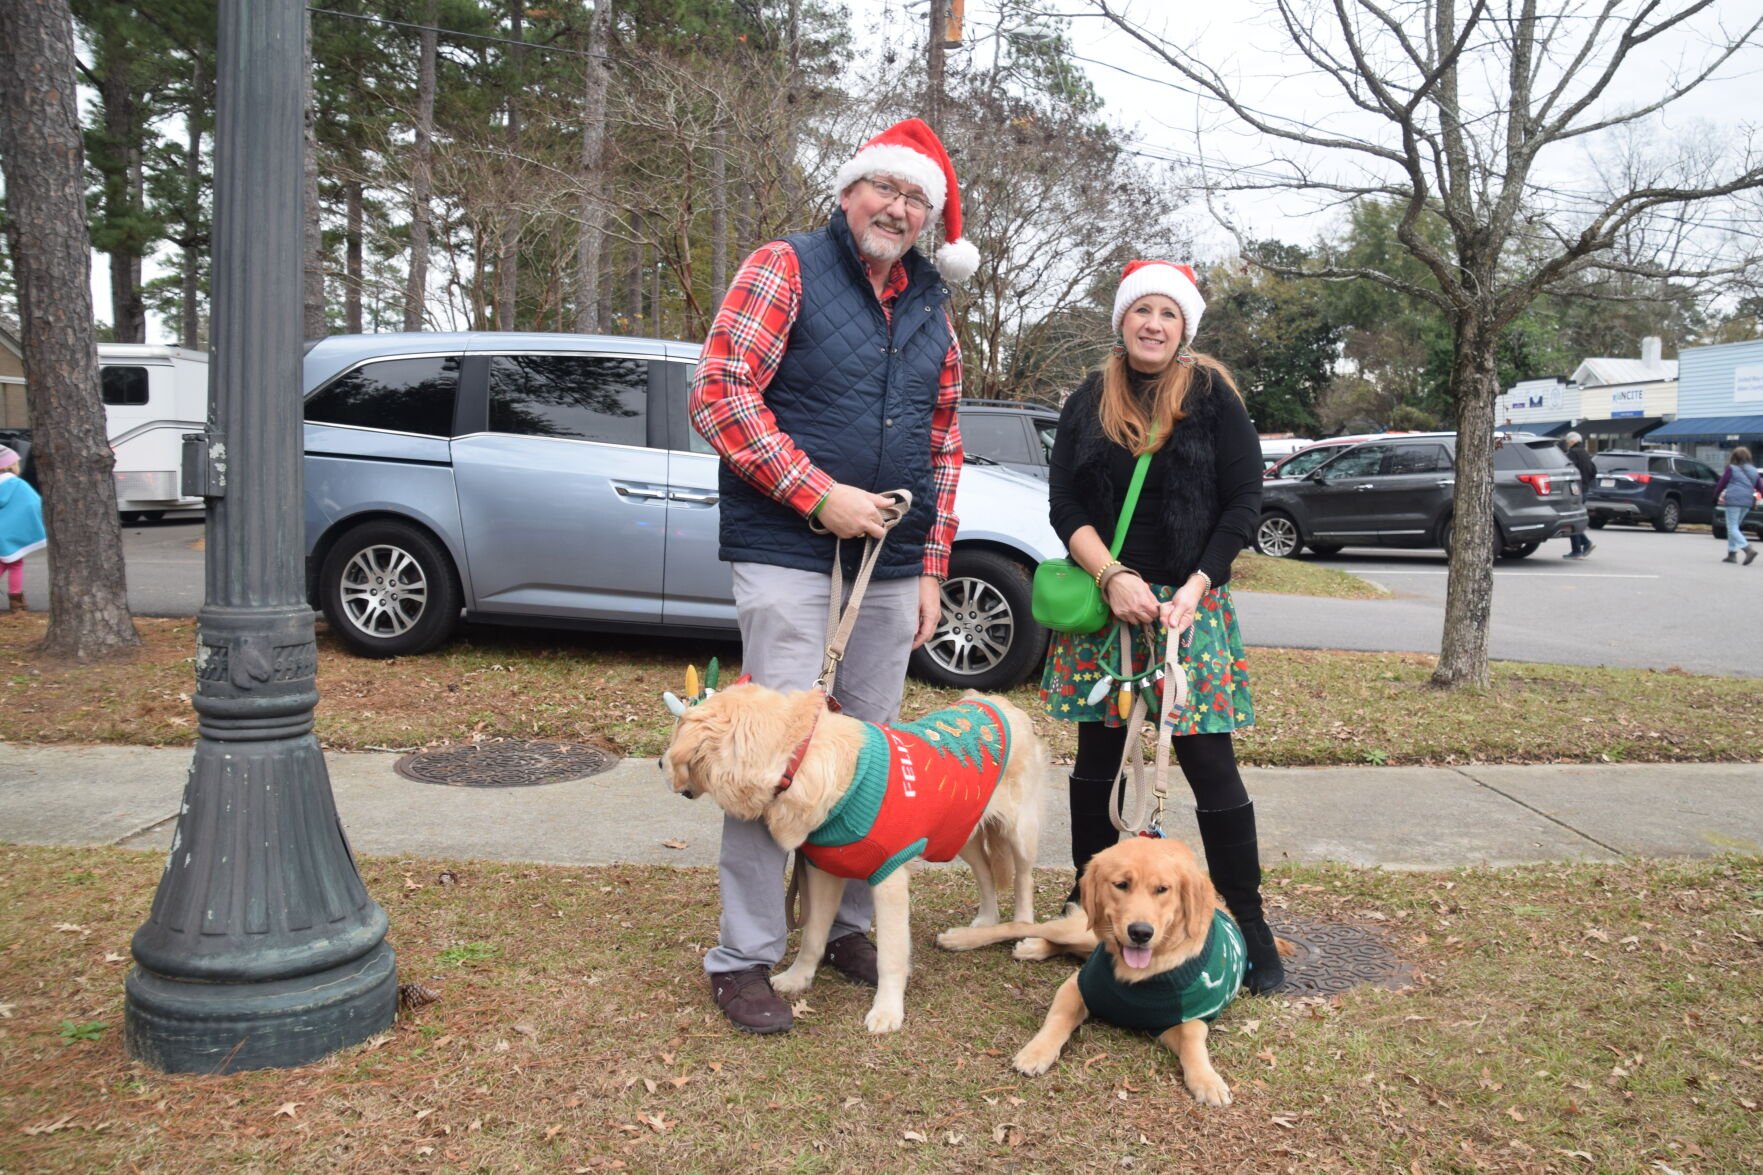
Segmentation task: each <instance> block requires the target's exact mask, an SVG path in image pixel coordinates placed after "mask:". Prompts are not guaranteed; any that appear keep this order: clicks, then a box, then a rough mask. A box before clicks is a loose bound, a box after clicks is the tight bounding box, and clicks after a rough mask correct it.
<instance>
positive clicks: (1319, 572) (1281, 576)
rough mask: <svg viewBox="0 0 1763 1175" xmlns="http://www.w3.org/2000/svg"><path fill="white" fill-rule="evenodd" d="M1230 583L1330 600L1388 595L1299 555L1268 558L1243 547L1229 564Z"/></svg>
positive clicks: (1235, 587) (1247, 589)
mask: <svg viewBox="0 0 1763 1175" xmlns="http://www.w3.org/2000/svg"><path fill="white" fill-rule="evenodd" d="M1230 586H1231V588H1232V590H1233V591H1239V592H1275V593H1278V594H1279V595H1285V596H1327V597H1328V598H1330V599H1334V600H1383V599H1388V598H1389V595H1390V592H1389V590H1388V589H1387V588H1382V587H1379V586H1378V585H1377V584H1374V583H1370V582H1368V581H1366V580H1363V579H1360V578H1359V577H1358V576H1357V575H1352V574H1349V573H1348V572H1345V571H1340V570H1338V569H1336V568H1333V567H1323V566H1321V565H1320V564H1316V563H1308V562H1305V561H1303V560H1300V559H1270V558H1268V557H1267V556H1266V555H1257V554H1256V553H1255V552H1253V551H1244V552H1243V553H1242V554H1241V555H1238V556H1237V559H1236V562H1235V563H1232V564H1231V567H1230Z"/></svg>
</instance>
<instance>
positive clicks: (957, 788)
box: [661, 684, 1047, 1033]
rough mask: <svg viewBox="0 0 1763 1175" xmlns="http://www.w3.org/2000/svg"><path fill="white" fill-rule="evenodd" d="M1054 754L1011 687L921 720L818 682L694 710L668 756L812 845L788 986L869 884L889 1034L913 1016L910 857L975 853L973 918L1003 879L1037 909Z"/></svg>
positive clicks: (689, 780) (987, 907)
mask: <svg viewBox="0 0 1763 1175" xmlns="http://www.w3.org/2000/svg"><path fill="white" fill-rule="evenodd" d="M1046 763H1047V753H1046V749H1045V747H1044V746H1043V745H1042V743H1041V741H1040V739H1039V738H1038V737H1037V736H1036V735H1035V732H1034V726H1033V724H1032V723H1031V722H1030V721H1029V718H1028V715H1026V714H1024V713H1023V712H1022V711H1021V710H1019V709H1017V708H1016V707H1015V706H1013V705H1011V704H1010V703H1009V702H1006V701H1004V700H1003V699H1001V698H993V697H980V696H978V695H974V694H969V695H967V696H966V697H965V698H964V699H963V700H962V702H961V703H960V704H959V705H958V706H956V707H952V708H950V709H948V710H941V711H938V712H936V713H935V714H932V715H929V716H927V717H926V718H923V719H920V720H919V721H917V722H914V723H899V724H893V725H890V726H886V727H881V726H875V725H873V724H871V723H867V722H861V721H858V720H857V719H855V718H851V717H848V716H846V715H843V714H836V713H831V712H829V711H828V710H827V709H826V705H825V699H824V698H823V696H822V695H821V694H820V693H819V692H818V691H812V690H805V691H802V692H800V693H789V694H785V693H778V692H776V691H774V690H769V689H765V688H764V687H762V686H758V685H752V684H737V685H734V686H731V687H729V688H728V689H726V690H720V691H717V692H716V693H714V694H712V695H711V696H710V697H708V698H706V699H705V700H704V701H703V702H702V703H700V704H698V705H694V706H690V707H688V708H686V709H685V710H684V712H683V713H682V714H681V716H680V720H679V724H678V726H677V727H676V728H675V730H674V734H673V739H672V741H671V742H670V743H669V744H668V747H667V750H666V752H664V753H663V755H662V757H661V768H662V771H663V773H664V774H665V775H666V776H667V780H668V782H669V784H670V785H671V786H672V788H673V790H674V791H676V792H678V793H680V794H682V795H684V796H686V797H688V798H692V797H696V796H699V795H707V796H709V797H710V798H711V799H713V800H715V801H716V803H717V804H718V805H719V806H720V807H721V808H722V809H723V811H725V812H727V813H729V814H730V815H731V816H734V817H736V818H738V819H741V820H764V821H765V825H766V827H767V829H769V830H770V832H771V835H772V838H773V839H774V840H776V841H777V843H778V844H779V845H781V846H783V847H784V848H785V849H791V850H793V849H797V848H802V849H804V852H805V854H806V856H807V861H806V862H805V864H806V865H807V869H806V878H805V883H804V885H803V902H804V907H805V910H804V915H803V925H802V942H801V946H800V949H799V950H798V951H797V952H796V958H795V961H794V962H793V963H792V964H791V965H790V967H789V968H788V970H786V971H784V972H783V973H782V974H780V975H778V976H777V978H776V979H774V980H773V981H772V987H773V988H774V989H776V990H777V991H778V992H780V993H782V994H785V995H796V994H799V993H801V992H804V991H807V990H808V987H809V985H810V984H812V983H813V982H814V972H815V969H816V968H817V967H818V966H819V965H820V960H821V957H822V955H823V954H824V953H825V951H826V939H827V932H828V931H829V929H830V928H831V926H832V922H833V917H834V915H835V914H836V913H837V911H838V905H839V895H840V893H841V892H842V891H843V888H844V885H845V881H846V880H847V879H848V878H856V879H862V880H866V881H868V882H869V884H870V885H871V886H873V888H874V891H875V927H876V956H877V958H876V970H877V978H878V983H877V987H876V993H875V1002H874V1004H873V1005H872V1006H871V1008H870V1010H869V1014H868V1016H867V1017H865V1019H864V1024H865V1025H866V1026H867V1027H868V1028H869V1030H870V1031H871V1032H878V1033H879V1032H893V1031H895V1030H897V1029H898V1028H899V1027H900V1026H901V1025H902V1024H903V1023H904V1022H905V1018H906V1010H905V991H906V976H907V974H908V972H909V970H910V964H911V935H910V925H909V923H910V912H909V911H910V907H909V898H908V893H907V880H906V879H907V872H906V870H905V869H904V868H901V866H902V865H904V864H905V863H906V862H907V861H908V860H910V859H911V858H912V857H914V856H920V855H922V856H924V857H925V858H926V859H927V860H933V861H946V860H950V859H951V858H953V857H954V856H956V855H957V854H959V856H960V857H961V859H962V860H964V861H966V862H967V863H968V864H969V865H970V866H972V868H973V873H974V877H975V879H976V880H977V881H978V882H979V891H980V907H979V914H978V916H977V917H976V918H975V919H974V924H975V925H982V924H989V923H994V922H996V921H997V920H998V892H997V891H998V882H999V880H1001V879H1006V878H1013V881H1014V891H1015V910H1014V915H1015V917H1016V918H1017V919H1018V920H1019V921H1032V919H1033V918H1034V868H1033V867H1034V860H1035V853H1036V850H1037V848H1038V847H1039V842H1040V819H1041V788H1042V784H1043V780H1044V777H1045V775H1046ZM970 770H971V772H972V773H971V774H970ZM988 787H989V794H988V793H987V790H986V789H987V788H988ZM1006 847H1007V850H1008V851H1007V852H1006V851H1005V850H1006ZM829 870H832V871H829ZM1009 883H1010V882H1008V881H1006V884H1009Z"/></svg>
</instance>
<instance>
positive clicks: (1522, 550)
mask: <svg viewBox="0 0 1763 1175" xmlns="http://www.w3.org/2000/svg"><path fill="white" fill-rule="evenodd" d="M1540 546H1542V544H1541V543H1514V544H1512V545H1511V546H1509V547H1507V548H1506V549H1505V550H1503V551H1501V552H1500V554H1501V555H1503V556H1505V557H1506V558H1508V559H1528V558H1530V557H1531V556H1532V555H1534V554H1536V553H1537V548H1538V547H1540Z"/></svg>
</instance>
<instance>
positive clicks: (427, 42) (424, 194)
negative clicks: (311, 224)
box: [404, 0, 439, 330]
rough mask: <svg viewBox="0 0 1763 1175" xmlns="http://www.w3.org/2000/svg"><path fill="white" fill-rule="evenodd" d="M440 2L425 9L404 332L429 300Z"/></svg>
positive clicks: (418, 324)
mask: <svg viewBox="0 0 1763 1175" xmlns="http://www.w3.org/2000/svg"><path fill="white" fill-rule="evenodd" d="M438 18H439V0H428V3H427V4H426V5H424V7H423V10H422V24H423V29H422V49H421V61H420V63H419V64H418V66H417V76H416V155H415V158H414V159H413V160H412V164H411V176H410V272H409V274H408V275H407V277H406V280H405V284H404V329H405V330H421V329H422V326H423V322H424V318H425V316H424V309H425V307H426V304H427V301H428V281H429V186H430V184H431V183H432V182H433V181H432V179H431V178H430V169H431V168H432V167H433V156H434V133H435V38H436V33H435V21H436V20H437V19H438Z"/></svg>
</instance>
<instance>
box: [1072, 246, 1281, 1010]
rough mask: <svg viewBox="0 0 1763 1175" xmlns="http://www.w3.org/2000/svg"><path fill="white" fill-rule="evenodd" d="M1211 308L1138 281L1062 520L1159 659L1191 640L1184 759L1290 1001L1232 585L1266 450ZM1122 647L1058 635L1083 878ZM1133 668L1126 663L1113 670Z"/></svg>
mask: <svg viewBox="0 0 1763 1175" xmlns="http://www.w3.org/2000/svg"><path fill="white" fill-rule="evenodd" d="M1205 310H1206V301H1205V299H1204V298H1202V297H1201V296H1200V290H1199V287H1198V286H1197V285H1196V284H1195V279H1194V271H1193V270H1192V269H1190V268H1188V267H1187V266H1185V265H1175V264H1172V263H1170V262H1167V261H1134V262H1132V263H1131V264H1129V265H1128V266H1127V267H1126V271H1125V272H1124V273H1123V274H1122V275H1121V281H1120V288H1119V290H1118V291H1117V292H1116V294H1115V296H1114V331H1115V341H1114V347H1113V351H1112V353H1111V354H1110V355H1109V356H1108V358H1107V360H1106V361H1105V362H1104V363H1103V364H1102V368H1101V370H1099V371H1096V372H1092V373H1091V374H1090V375H1089V376H1088V377H1087V378H1086V379H1085V380H1084V382H1083V383H1082V384H1081V385H1079V386H1078V388H1077V390H1076V391H1074V392H1072V394H1071V396H1070V398H1069V399H1067V400H1066V402H1065V407H1064V410H1063V411H1062V412H1061V413H1060V416H1059V432H1058V440H1057V442H1056V443H1055V445H1054V448H1053V455H1052V458H1051V461H1050V463H1049V481H1050V483H1051V485H1050V490H1051V495H1050V496H1051V514H1052V522H1053V527H1054V529H1055V530H1056V531H1058V533H1059V537H1060V538H1061V539H1062V540H1064V542H1065V545H1066V547H1067V548H1068V549H1069V550H1070V551H1071V557H1072V558H1073V559H1075V560H1076V561H1077V562H1078V563H1079V564H1081V565H1082V566H1083V567H1084V569H1085V570H1087V571H1088V572H1089V573H1090V574H1091V575H1093V576H1095V577H1096V580H1097V583H1098V584H1099V585H1100V586H1101V588H1102V594H1103V598H1104V599H1105V600H1106V601H1107V603H1108V607H1109V609H1110V610H1111V611H1112V612H1113V613H1114V615H1115V617H1116V618H1118V619H1120V620H1124V621H1128V622H1131V623H1134V624H1140V623H1147V624H1148V623H1154V624H1155V625H1156V626H1157V627H1156V631H1157V640H1158V646H1159V650H1161V647H1162V643H1163V642H1164V640H1165V639H1166V635H1167V633H1168V632H1170V631H1174V632H1176V633H1179V634H1182V638H1181V662H1182V666H1183V669H1184V670H1185V672H1186V673H1187V675H1188V681H1189V686H1190V689H1189V694H1188V706H1187V709H1186V710H1185V711H1183V712H1180V713H1179V714H1178V722H1179V725H1178V726H1177V728H1176V730H1175V735H1176V737H1175V740H1174V750H1175V754H1176V758H1177V760H1178V761H1179V762H1180V764H1181V769H1182V774H1183V775H1185V776H1186V777H1187V780H1188V784H1189V786H1190V787H1191V788H1192V789H1193V793H1194V806H1195V817H1196V819H1197V820H1198V822H1199V826H1200V838H1201V840H1202V841H1203V842H1204V844H1205V848H1206V863H1207V867H1208V870H1209V871H1210V873H1211V875H1212V881H1213V884H1214V885H1215V886H1216V887H1217V888H1218V892H1219V895H1220V896H1221V897H1222V898H1224V901H1225V904H1226V905H1227V906H1229V907H1230V912H1231V915H1232V916H1233V917H1234V918H1235V919H1236V921H1237V924H1238V925H1239V926H1240V927H1241V928H1242V931H1243V937H1244V939H1245V941H1246V942H1247V944H1248V951H1249V962H1250V971H1249V975H1248V977H1247V979H1246V980H1245V984H1246V986H1247V987H1248V988H1249V990H1250V991H1251V992H1257V993H1258V992H1265V991H1272V990H1274V989H1276V988H1278V987H1279V985H1280V984H1281V983H1282V982H1283V981H1284V978H1285V972H1284V968H1283V967H1282V966H1281V964H1280V961H1279V954H1278V952H1277V950H1276V949H1275V947H1274V940H1273V934H1272V932H1271V931H1270V930H1269V929H1268V927H1267V920H1266V918H1265V917H1264V916H1263V913H1262V908H1261V862H1260V854H1259V848H1258V845H1257V841H1256V833H1255V806H1254V804H1253V803H1251V802H1250V800H1249V794H1248V792H1247V791H1246V790H1245V789H1244V787H1243V779H1242V775H1241V773H1240V772H1239V771H1238V770H1237V762H1236V751H1235V748H1234V746H1233V745H1232V741H1231V732H1232V731H1234V730H1237V729H1239V728H1241V727H1244V726H1247V725H1249V724H1250V723H1251V722H1253V721H1254V720H1255V710H1254V704H1253V702H1252V701H1251V699H1250V696H1249V678H1248V673H1247V667H1246V665H1245V663H1244V660H1243V640H1242V634H1241V633H1239V632H1238V630H1237V622H1236V612H1235V609H1234V607H1233V606H1232V603H1231V598H1230V589H1229V587H1228V586H1227V585H1228V583H1229V581H1230V569H1231V562H1232V560H1234V559H1235V558H1236V556H1237V554H1238V553H1239V552H1241V551H1242V549H1243V547H1244V546H1245V545H1247V544H1248V542H1249V539H1250V537H1251V535H1252V534H1253V531H1254V526H1255V522H1256V520H1257V519H1258V518H1259V517H1260V513H1261V446H1260V439H1259V437H1258V436H1257V435H1256V432H1255V426H1254V423H1253V422H1252V421H1250V419H1249V413H1248V410H1247V409H1246V408H1245V407H1244V404H1243V397H1242V393H1241V392H1239V391H1238V390H1237V387H1236V384H1235V382H1234V381H1233V380H1232V379H1231V375H1230V372H1229V371H1228V370H1227V369H1226V368H1225V367H1224V365H1223V364H1222V363H1220V362H1218V360H1216V359H1214V358H1212V357H1211V356H1209V355H1205V354H1202V353H1200V352H1198V351H1195V350H1193V347H1192V344H1193V341H1194V332H1195V331H1196V330H1197V329H1198V327H1199V325H1200V317H1201V315H1202V314H1204V313H1205ZM1146 451H1149V452H1151V453H1152V454H1153V455H1152V457H1151V459H1150V463H1149V465H1148V467H1147V471H1146V476H1145V482H1144V487H1143V489H1142V491H1141V494H1140V497H1139V501H1138V506H1137V508H1136V509H1135V510H1134V512H1133V515H1132V518H1131V520H1130V522H1129V523H1128V525H1127V531H1126V537H1125V541H1124V543H1123V545H1122V546H1121V547H1120V555H1119V557H1118V559H1117V558H1115V557H1114V556H1112V555H1111V554H1110V553H1109V544H1110V542H1111V541H1112V540H1113V539H1114V537H1115V536H1114V529H1115V526H1116V525H1117V523H1118V522H1119V519H1120V515H1121V510H1122V506H1123V505H1124V503H1125V500H1126V494H1127V487H1128V485H1129V484H1130V482H1131V481H1132V476H1133V468H1134V466H1135V464H1136V463H1137V460H1138V457H1139V455H1140V454H1141V453H1144V452H1146ZM1107 635H1108V631H1107V630H1104V631H1103V632H1101V633H1096V634H1093V635H1087V636H1086V635H1081V634H1070V633H1061V634H1058V635H1057V636H1055V638H1054V641H1053V647H1052V651H1051V652H1050V654H1049V655H1048V657H1047V668H1046V672H1045V676H1044V677H1043V679H1042V682H1041V697H1042V700H1043V701H1044V703H1045V704H1046V706H1047V711H1048V713H1049V714H1051V715H1052V716H1053V717H1055V718H1059V719H1063V720H1065V721H1070V722H1076V723H1078V737H1077V763H1076V765H1075V766H1074V767H1073V769H1072V773H1071V781H1070V794H1071V856H1072V864H1073V865H1075V866H1076V867H1077V872H1078V874H1079V875H1080V876H1081V875H1082V873H1083V868H1084V865H1085V864H1086V863H1087V862H1088V861H1089V859H1090V858H1091V857H1092V856H1094V855H1095V854H1096V853H1098V852H1100V851H1101V850H1102V849H1105V848H1107V847H1108V846H1109V845H1111V844H1113V843H1114V842H1115V840H1116V839H1117V837H1118V833H1117V832H1116V831H1115V829H1114V825H1113V823H1112V821H1111V820H1110V819H1109V813H1108V799H1109V795H1110V792H1111V791H1112V788H1113V784H1114V777H1115V774H1116V772H1117V771H1118V769H1119V766H1120V761H1121V755H1122V751H1123V750H1124V749H1125V746H1126V737H1127V729H1126V726H1125V724H1124V723H1123V722H1122V720H1121V716H1120V715H1119V714H1118V713H1117V712H1116V710H1115V708H1114V707H1115V701H1114V691H1113V690H1107V691H1104V693H1105V694H1106V696H1104V697H1102V698H1100V699H1099V700H1098V701H1096V702H1091V701H1090V700H1089V699H1090V697H1091V696H1092V694H1094V693H1095V692H1096V683H1097V682H1098V681H1099V680H1100V679H1101V678H1102V676H1103V670H1102V668H1101V660H1102V654H1103V652H1104V650H1103V649H1102V647H1101V645H1102V643H1103V641H1104V640H1105V639H1106V637H1107ZM1141 644H1142V642H1141ZM1136 655H1138V656H1139V657H1140V663H1139V664H1137V665H1135V666H1134V671H1137V670H1140V669H1143V667H1144V665H1143V656H1144V650H1143V649H1142V648H1140V649H1139V650H1137V651H1136ZM1117 658H1118V652H1117V651H1116V652H1115V653H1114V654H1113V655H1112V656H1111V657H1110V660H1111V661H1112V660H1115V659H1117ZM1075 893H1076V891H1075V889H1074V890H1073V894H1074V897H1075Z"/></svg>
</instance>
